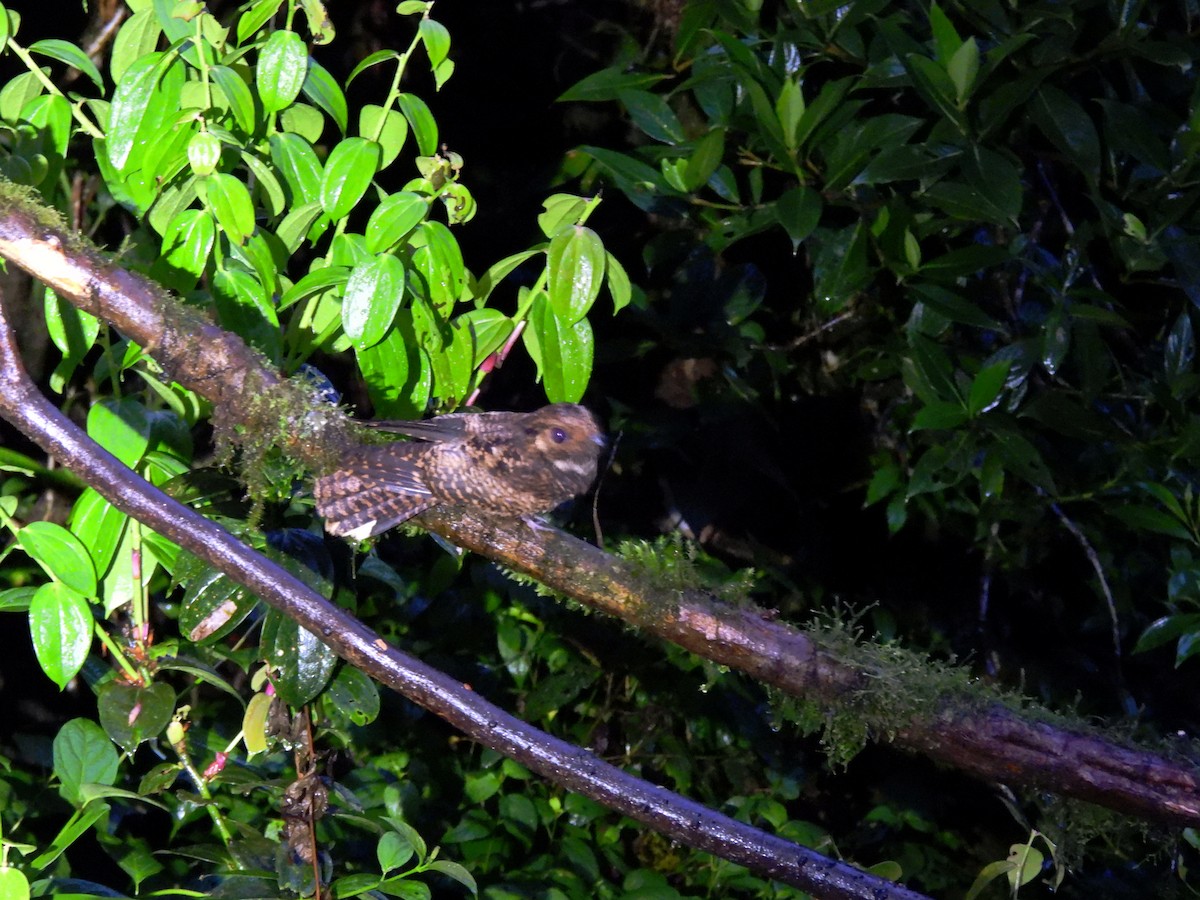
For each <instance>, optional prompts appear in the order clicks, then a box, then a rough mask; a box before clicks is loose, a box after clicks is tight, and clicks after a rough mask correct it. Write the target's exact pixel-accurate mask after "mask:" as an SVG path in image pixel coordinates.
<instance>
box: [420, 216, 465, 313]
mask: <svg viewBox="0 0 1200 900" xmlns="http://www.w3.org/2000/svg"><path fill="white" fill-rule="evenodd" d="M417 237H419V238H420V239H421V240H423V241H424V245H423V246H417V247H416V249H415V250H413V254H412V264H413V268H414V269H415V270H416V271H417V272H418V273H420V275H421V278H422V279H423V280H424V282H425V286H426V287H427V288H428V289H429V301H430V303H432V304H433V308H434V309H435V310H436V311H437V313H438V315H439V316H441V317H442V319H443V320H444V319H446V318H447V317H448V316H449V315H450V311H451V310H452V309H453V308H454V304H455V303H457V302H458V299H459V297H460V296H462V292H463V288H464V286H465V284H466V268H465V266H464V265H463V257H462V250H461V249H460V248H459V246H458V241H457V240H456V239H455V237H454V235H453V234H451V232H450V229H449V228H447V227H446V226H445V225H443V224H442V223H441V222H434V221H425V222H422V223H421V225H420V226H419V228H418V230H417ZM413 243H417V241H416V240H414V241H413Z"/></svg>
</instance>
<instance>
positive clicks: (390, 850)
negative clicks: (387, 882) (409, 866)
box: [375, 831, 413, 875]
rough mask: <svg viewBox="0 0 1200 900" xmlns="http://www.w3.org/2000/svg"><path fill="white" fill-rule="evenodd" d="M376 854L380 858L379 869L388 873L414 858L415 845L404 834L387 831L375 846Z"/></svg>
mask: <svg viewBox="0 0 1200 900" xmlns="http://www.w3.org/2000/svg"><path fill="white" fill-rule="evenodd" d="M375 856H376V858H377V859H378V860H379V871H380V872H382V873H383V874H384V875H386V874H387V873H388V872H391V871H393V870H395V869H399V868H400V867H401V866H402V865H404V864H405V863H406V862H408V861H409V860H410V859H412V858H413V846H412V844H410V843H409V842H408V841H407V840H405V838H404V836H403V835H401V834H398V833H396V832H395V831H386V832H384V833H383V834H382V835H380V837H379V843H378V844H377V845H376V846H375Z"/></svg>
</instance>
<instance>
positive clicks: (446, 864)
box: [429, 859, 479, 897]
mask: <svg viewBox="0 0 1200 900" xmlns="http://www.w3.org/2000/svg"><path fill="white" fill-rule="evenodd" d="M429 870H430V871H432V872H441V873H442V874H443V875H445V876H446V877H447V878H452V879H454V880H455V881H457V882H458V883H459V884H461V885H462V886H463V887H465V888H466V889H467V890H468V891H470V892H471V893H472V895H474V896H476V897H478V896H479V888H478V886H477V885H476V884H475V876H473V875H472V874H471V873H470V872H469V871H467V869H465V868H464V867H463V866H461V865H459V864H458V863H456V862H453V861H452V860H448V859H435V860H434V861H433V862H431V863H430V864H429Z"/></svg>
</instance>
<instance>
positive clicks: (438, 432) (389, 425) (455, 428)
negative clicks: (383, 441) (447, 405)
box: [359, 413, 475, 441]
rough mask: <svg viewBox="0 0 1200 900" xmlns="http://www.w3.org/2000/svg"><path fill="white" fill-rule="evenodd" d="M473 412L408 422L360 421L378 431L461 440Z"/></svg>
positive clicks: (395, 420) (424, 439)
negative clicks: (467, 420)
mask: <svg viewBox="0 0 1200 900" xmlns="http://www.w3.org/2000/svg"><path fill="white" fill-rule="evenodd" d="M472 415H475V414H473V413H450V414H449V415H445V416H435V417H434V418H432V419H422V420H420V421H413V422H408V421H404V420H403V419H376V420H374V421H371V420H367V421H363V422H360V423H359V424H360V425H365V426H366V427H368V428H374V429H375V430H376V431H386V432H389V433H391V434H403V435H407V436H408V437H414V438H417V439H418V440H422V441H461V440H462V439H463V438H464V437H466V435H467V422H466V421H465V420H466V419H468V418H470V417H471V416H472Z"/></svg>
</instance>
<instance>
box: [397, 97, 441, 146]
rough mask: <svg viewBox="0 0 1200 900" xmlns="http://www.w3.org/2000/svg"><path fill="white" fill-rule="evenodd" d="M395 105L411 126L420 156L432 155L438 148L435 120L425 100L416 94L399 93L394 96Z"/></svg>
mask: <svg viewBox="0 0 1200 900" xmlns="http://www.w3.org/2000/svg"><path fill="white" fill-rule="evenodd" d="M396 105H397V106H399V107H400V111H401V112H402V113H404V118H406V119H408V124H409V125H411V126H412V132H413V137H414V138H416V140H417V151H418V152H419V153H420V154H421V155H422V156H433V154H435V153H437V149H438V130H437V122H435V121H434V120H433V113H431V112H430V111H429V107H428V106H427V105H426V103H425V101H424V100H422V99H421V98H420V97H418V96H417V95H416V94H400V95H399V96H398V97H396Z"/></svg>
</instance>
